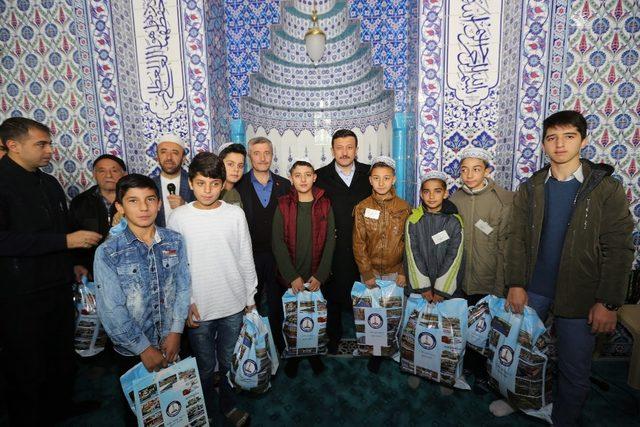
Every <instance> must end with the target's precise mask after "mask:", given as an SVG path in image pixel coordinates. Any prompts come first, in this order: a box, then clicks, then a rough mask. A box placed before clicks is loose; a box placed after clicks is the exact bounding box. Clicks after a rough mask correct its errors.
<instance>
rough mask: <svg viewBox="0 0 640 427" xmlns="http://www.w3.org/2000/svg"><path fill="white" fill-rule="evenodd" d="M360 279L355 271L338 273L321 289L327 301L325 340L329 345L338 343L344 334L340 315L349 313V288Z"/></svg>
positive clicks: (350, 306) (350, 307)
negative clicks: (327, 339) (327, 340)
mask: <svg viewBox="0 0 640 427" xmlns="http://www.w3.org/2000/svg"><path fill="white" fill-rule="evenodd" d="M359 279H360V275H359V274H358V272H357V270H356V271H352V270H351V271H345V270H343V271H340V272H335V274H334V275H333V276H332V277H331V278H330V279H329V281H328V282H327V283H326V285H324V286H323V287H322V292H323V294H324V296H325V298H326V299H327V338H329V342H330V343H336V344H337V343H338V342H339V341H340V340H341V339H342V335H343V333H344V331H343V328H342V313H343V312H344V311H351V310H352V305H351V288H352V287H353V282H355V281H357V280H359Z"/></svg>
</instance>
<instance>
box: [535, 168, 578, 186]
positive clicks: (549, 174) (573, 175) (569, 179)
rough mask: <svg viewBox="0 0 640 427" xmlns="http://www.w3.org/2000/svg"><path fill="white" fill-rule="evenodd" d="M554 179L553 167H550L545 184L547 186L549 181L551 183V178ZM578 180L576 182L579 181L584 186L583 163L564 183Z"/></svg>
mask: <svg viewBox="0 0 640 427" xmlns="http://www.w3.org/2000/svg"><path fill="white" fill-rule="evenodd" d="M551 177H553V175H552V174H551V167H549V172H548V173H547V178H546V179H545V180H544V183H545V184H546V183H547V181H549V178H551ZM574 178H575V179H576V181H578V182H579V183H580V184H582V183H583V182H584V172H583V171H582V163H580V166H578V169H576V170H575V171H573V173H572V174H571V175H569V176H568V177H567V179H565V180H563V181H564V182H566V181H571V180H572V179H574ZM558 181H560V180H558Z"/></svg>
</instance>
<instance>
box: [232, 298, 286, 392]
mask: <svg viewBox="0 0 640 427" xmlns="http://www.w3.org/2000/svg"><path fill="white" fill-rule="evenodd" d="M278 364H279V362H278V352H277V350H276V348H275V345H274V343H273V336H271V328H270V327H269V320H268V319H267V318H266V317H260V315H259V314H258V312H257V311H255V310H252V311H251V312H249V313H247V314H245V315H244V318H243V322H242V329H241V330H240V336H239V337H238V341H237V342H236V346H235V348H234V350H233V355H232V356H231V368H230V369H229V372H228V373H227V378H228V379H229V382H230V383H231V385H232V386H234V387H238V388H241V389H242V390H247V391H250V392H253V393H264V392H265V391H267V390H269V388H270V387H271V376H272V375H275V373H276V371H277V370H278Z"/></svg>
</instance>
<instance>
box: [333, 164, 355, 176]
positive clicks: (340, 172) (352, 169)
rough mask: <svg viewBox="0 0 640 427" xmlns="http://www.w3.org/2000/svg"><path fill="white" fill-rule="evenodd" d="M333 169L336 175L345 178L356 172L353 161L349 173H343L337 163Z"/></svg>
mask: <svg viewBox="0 0 640 427" xmlns="http://www.w3.org/2000/svg"><path fill="white" fill-rule="evenodd" d="M335 168H336V172H338V175H342V176H346V177H349V176H353V173H354V172H355V170H356V162H355V160H354V161H353V163H351V170H350V171H349V173H344V172H343V171H342V168H340V165H338V162H335Z"/></svg>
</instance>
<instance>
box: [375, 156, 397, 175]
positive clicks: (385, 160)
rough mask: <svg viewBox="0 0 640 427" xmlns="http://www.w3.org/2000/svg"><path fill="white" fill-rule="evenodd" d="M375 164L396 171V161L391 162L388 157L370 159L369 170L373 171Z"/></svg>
mask: <svg viewBox="0 0 640 427" xmlns="http://www.w3.org/2000/svg"><path fill="white" fill-rule="evenodd" d="M376 163H383V164H385V165H387V166H389V167H390V168H391V169H393V170H394V171H395V170H396V161H395V160H393V159H392V158H391V157H389V156H376V157H374V158H373V159H371V168H372V169H373V166H374V165H375V164H376Z"/></svg>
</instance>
